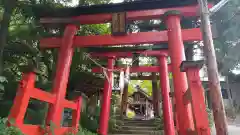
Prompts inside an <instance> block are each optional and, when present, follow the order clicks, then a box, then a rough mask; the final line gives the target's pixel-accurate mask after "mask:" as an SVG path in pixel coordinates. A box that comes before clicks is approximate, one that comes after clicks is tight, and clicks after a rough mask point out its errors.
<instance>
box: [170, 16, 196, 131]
mask: <svg viewBox="0 0 240 135" xmlns="http://www.w3.org/2000/svg"><path fill="white" fill-rule="evenodd" d="M166 25H167V29H168V37H169V41H168V48H169V56H170V58H171V64H172V75H173V85H174V95H175V99H176V103H177V104H176V112H177V113H178V114H177V116H178V124H179V129H180V131H179V133H180V134H179V135H186V134H187V130H192V129H194V125H193V119H192V111H191V106H190V105H184V103H183V93H184V92H186V90H187V89H188V84H187V77H186V73H183V72H181V71H180V65H181V63H182V61H184V60H185V51H184V45H183V38H184V37H183V35H182V34H181V33H182V29H181V25H180V16H178V15H174V14H173V15H168V16H167V17H166Z"/></svg>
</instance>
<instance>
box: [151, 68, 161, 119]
mask: <svg viewBox="0 0 240 135" xmlns="http://www.w3.org/2000/svg"><path fill="white" fill-rule="evenodd" d="M157 81H158V79H157V74H156V73H152V97H153V108H154V116H155V117H159V116H160V103H159V102H160V88H158V83H157Z"/></svg>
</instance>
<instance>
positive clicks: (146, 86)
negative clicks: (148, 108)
mask: <svg viewBox="0 0 240 135" xmlns="http://www.w3.org/2000/svg"><path fill="white" fill-rule="evenodd" d="M136 85H139V86H140V88H141V89H143V90H144V91H145V92H146V93H147V94H148V95H149V96H151V95H152V81H149V80H142V81H140V80H131V81H130V83H129V85H128V94H129V95H131V94H133V93H134V92H135V91H136V88H135V86H136Z"/></svg>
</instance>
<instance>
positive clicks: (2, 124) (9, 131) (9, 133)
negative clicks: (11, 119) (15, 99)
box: [0, 118, 23, 135]
mask: <svg viewBox="0 0 240 135" xmlns="http://www.w3.org/2000/svg"><path fill="white" fill-rule="evenodd" d="M6 122H7V119H2V118H0V135H23V134H22V133H21V131H20V130H19V129H17V128H15V127H7V126H6Z"/></svg>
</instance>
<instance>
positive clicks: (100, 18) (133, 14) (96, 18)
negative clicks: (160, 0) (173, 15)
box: [40, 4, 212, 24]
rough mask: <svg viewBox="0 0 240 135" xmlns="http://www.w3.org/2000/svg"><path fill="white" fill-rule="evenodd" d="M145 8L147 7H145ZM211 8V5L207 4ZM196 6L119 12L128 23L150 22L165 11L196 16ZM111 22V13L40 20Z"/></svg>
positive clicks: (85, 22) (48, 21)
mask: <svg viewBox="0 0 240 135" xmlns="http://www.w3.org/2000/svg"><path fill="white" fill-rule="evenodd" d="M145 7H147V6H145ZM209 7H212V4H209ZM198 9H199V8H198V5H191V6H182V7H172V8H164V9H148V10H137V11H128V12H126V11H121V12H126V19H127V20H128V21H134V20H150V19H160V17H161V16H162V15H163V14H164V13H165V12H167V11H171V10H177V11H179V12H181V13H182V15H183V16H185V17H191V16H198ZM111 20H112V13H101V14H99V13H98V14H92V15H80V16H75V17H68V18H62V17H61V18H53V17H45V18H41V19H40V23H43V24H44V23H45V24H46V23H56V24H59V23H65V24H71V23H80V24H100V23H108V22H110V21H111Z"/></svg>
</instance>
